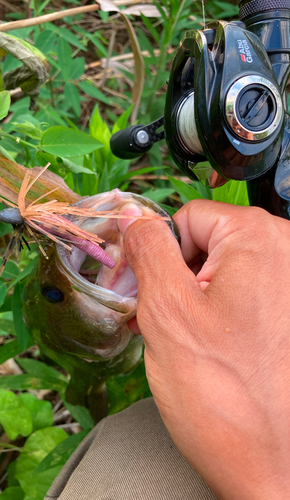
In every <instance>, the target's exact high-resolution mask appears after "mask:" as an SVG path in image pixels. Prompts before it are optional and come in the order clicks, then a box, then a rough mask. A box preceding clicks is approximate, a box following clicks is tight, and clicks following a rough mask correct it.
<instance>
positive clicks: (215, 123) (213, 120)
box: [111, 0, 290, 219]
mask: <svg viewBox="0 0 290 500" xmlns="http://www.w3.org/2000/svg"><path fill="white" fill-rule="evenodd" d="M239 6H240V21H233V22H224V21H217V22H215V23H213V24H210V25H209V26H208V27H207V28H206V29H204V30H193V31H188V32H187V33H186V34H185V37H184V38H183V40H182V41H181V43H180V48H179V50H178V51H177V53H176V56H175V59H174V61H173V65H172V69H171V73H170V77H169V80H168V89H167V93H166V103H165V112H164V118H163V117H162V118H160V119H159V120H157V121H155V122H153V123H151V124H149V125H146V126H143V125H136V126H133V127H130V128H128V129H126V130H123V131H119V132H117V133H116V134H114V135H113V136H112V139H111V149H112V151H113V153H114V154H115V155H116V156H118V157H120V158H128V159H131V158H136V157H138V156H140V155H142V154H143V153H144V152H146V151H148V150H149V149H150V148H151V147H152V145H153V144H154V143H155V142H157V141H159V140H161V139H163V138H164V137H165V138H166V141H167V144H168V147H169V150H170V153H171V155H172V157H173V159H174V161H175V162H176V164H177V165H178V166H179V167H180V168H181V170H183V172H185V173H186V175H187V176H188V177H190V178H191V179H193V180H200V181H202V182H203V183H206V184H207V185H208V186H210V187H217V186H220V185H222V184H224V183H225V182H226V181H227V180H229V179H236V180H245V181H247V182H248V192H249V198H250V202H251V204H252V205H258V206H262V207H263V208H265V209H267V210H268V211H269V212H271V213H273V214H276V215H280V216H282V217H285V218H288V219H290V115H289V113H288V111H287V101H286V85H287V81H288V78H289V75H290V0H240V2H239ZM162 125H164V132H157V130H158V129H159V128H160V127H161V126H162ZM206 161H208V162H209V163H210V165H211V168H210V169H209V168H208V166H206V167H203V166H202V165H201V166H200V165H199V163H200V162H206Z"/></svg>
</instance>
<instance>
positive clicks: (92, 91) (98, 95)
mask: <svg viewBox="0 0 290 500" xmlns="http://www.w3.org/2000/svg"><path fill="white" fill-rule="evenodd" d="M78 85H79V87H80V88H81V89H82V91H83V92H84V93H85V94H88V95H90V96H91V97H94V98H95V99H98V101H101V102H103V103H105V104H109V105H111V104H112V103H111V101H110V99H108V98H107V97H106V96H105V95H104V94H103V92H101V90H99V89H98V88H97V87H95V85H93V84H92V83H89V82H86V81H84V82H79V84H78Z"/></svg>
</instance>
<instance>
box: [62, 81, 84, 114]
mask: <svg viewBox="0 0 290 500" xmlns="http://www.w3.org/2000/svg"><path fill="white" fill-rule="evenodd" d="M64 96H65V99H66V101H67V103H68V105H69V106H68V107H69V108H70V107H72V108H73V110H74V112H75V114H76V115H77V117H79V116H80V114H81V99H80V95H79V93H78V89H77V88H76V86H75V85H74V84H73V83H66V84H65V87H64Z"/></svg>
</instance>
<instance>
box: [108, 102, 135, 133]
mask: <svg viewBox="0 0 290 500" xmlns="http://www.w3.org/2000/svg"><path fill="white" fill-rule="evenodd" d="M133 108H134V104H132V105H131V106H130V107H129V108H128V109H127V110H126V111H124V113H123V114H122V115H121V116H119V118H118V120H117V121H116V122H115V123H114V126H113V129H112V134H115V133H116V132H118V131H119V130H123V129H124V128H126V126H127V122H128V120H129V116H130V115H131V113H132V111H133Z"/></svg>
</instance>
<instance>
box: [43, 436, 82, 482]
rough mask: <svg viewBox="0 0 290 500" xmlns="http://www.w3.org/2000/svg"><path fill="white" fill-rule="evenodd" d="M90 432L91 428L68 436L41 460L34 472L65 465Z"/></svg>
mask: <svg viewBox="0 0 290 500" xmlns="http://www.w3.org/2000/svg"><path fill="white" fill-rule="evenodd" d="M88 433H89V430H84V431H81V432H79V433H78V434H73V435H72V436H69V437H67V438H66V439H65V440H64V441H62V442H61V443H59V444H58V445H57V446H56V447H55V448H53V450H52V451H51V452H50V453H49V454H48V455H47V456H46V457H45V458H44V459H43V460H42V462H40V464H39V465H38V466H37V468H36V469H35V471H34V473H33V474H39V473H40V472H44V471H46V470H49V469H52V468H53V467H57V466H63V465H64V464H65V463H66V462H67V460H68V459H69V457H70V456H71V455H72V453H73V452H74V451H75V450H76V449H77V447H78V445H79V444H80V443H81V442H82V441H83V439H84V438H85V437H86V435H87V434H88Z"/></svg>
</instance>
